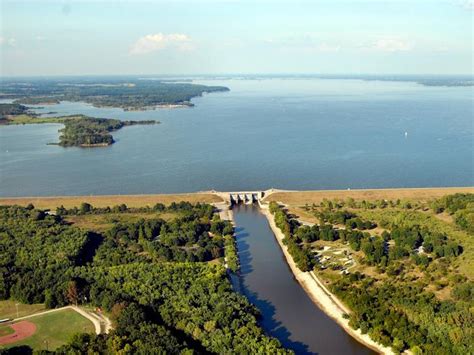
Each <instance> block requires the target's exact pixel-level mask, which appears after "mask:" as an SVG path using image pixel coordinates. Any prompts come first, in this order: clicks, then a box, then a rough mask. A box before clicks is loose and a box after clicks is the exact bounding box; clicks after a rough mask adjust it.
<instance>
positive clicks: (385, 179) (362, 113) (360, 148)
mask: <svg viewBox="0 0 474 355" xmlns="http://www.w3.org/2000/svg"><path fill="white" fill-rule="evenodd" d="M199 83H203V84H210V85H225V86H227V87H229V88H230V89H231V91H230V92H225V93H215V94H209V95H205V96H203V97H200V98H195V99H193V102H194V104H195V107H193V108H184V109H160V110H155V111H145V112H124V111H122V110H121V109H111V108H94V107H92V106H90V105H87V104H83V103H68V102H63V103H61V104H59V105H53V106H47V107H44V108H43V109H40V110H37V111H38V112H43V113H46V112H49V111H55V112H57V113H58V114H76V113H83V114H87V115H91V116H96V117H110V118H120V119H130V120H142V119H157V120H159V121H161V122H162V124H160V125H156V126H136V127H126V128H123V129H122V130H120V131H118V132H115V133H114V134H113V135H114V137H115V139H116V141H117V143H116V144H114V145H112V146H110V147H107V148H94V149H90V148H89V149H81V148H62V147H58V146H51V145H47V143H49V142H56V141H57V140H58V133H57V130H58V129H59V128H60V127H61V126H60V125H49V124H48V125H25V126H3V127H0V196H32V195H83V194H85V195H89V194H141V193H171V192H188V191H198V190H210V189H216V190H224V191H229V190H245V189H266V188H270V187H275V188H282V189H347V188H381V187H421V186H467V185H474V168H473V166H474V164H473V132H474V129H473V88H472V87H427V86H422V85H419V84H416V83H411V82H387V81H362V80H338V79H332V80H324V79H302V80H294V79H287V80H285V79H267V80H209V81H199Z"/></svg>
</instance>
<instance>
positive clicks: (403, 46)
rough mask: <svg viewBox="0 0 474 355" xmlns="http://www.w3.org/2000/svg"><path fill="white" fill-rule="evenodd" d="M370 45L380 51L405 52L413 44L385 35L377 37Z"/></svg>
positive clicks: (410, 48)
mask: <svg viewBox="0 0 474 355" xmlns="http://www.w3.org/2000/svg"><path fill="white" fill-rule="evenodd" d="M370 47H371V48H372V49H375V50H378V51H382V52H407V51H410V50H412V49H413V44H412V43H411V42H408V41H405V40H403V39H400V38H394V37H386V38H379V39H377V40H376V41H375V42H374V43H373V44H372V45H371V46H370Z"/></svg>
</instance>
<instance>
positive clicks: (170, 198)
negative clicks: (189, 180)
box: [0, 193, 223, 210]
mask: <svg viewBox="0 0 474 355" xmlns="http://www.w3.org/2000/svg"><path fill="white" fill-rule="evenodd" d="M181 201H187V202H190V203H198V202H201V203H215V202H223V201H222V199H221V198H220V197H218V196H216V195H214V194H211V193H189V194H159V195H158V194H157V195H96V196H55V197H2V198H0V205H20V206H27V205H28V204H30V203H32V204H33V205H34V206H35V207H36V208H40V209H52V210H54V209H56V207H59V206H61V205H62V206H64V207H65V208H73V207H78V206H80V204H81V203H83V202H87V203H90V204H91V205H92V206H94V207H108V206H109V207H111V206H116V205H120V204H122V203H124V204H126V205H127V206H128V207H145V206H150V207H152V206H153V205H155V204H157V203H163V204H164V205H169V204H171V203H173V202H181Z"/></svg>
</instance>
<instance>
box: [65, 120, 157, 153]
mask: <svg viewBox="0 0 474 355" xmlns="http://www.w3.org/2000/svg"><path fill="white" fill-rule="evenodd" d="M61 122H62V123H64V128H62V129H60V130H59V133H60V135H59V143H58V144H59V145H60V146H62V147H72V146H76V147H91V146H96V145H99V146H100V145H110V144H113V143H115V141H114V138H113V137H112V135H111V134H110V132H113V131H116V130H119V129H121V128H122V127H125V126H134V125H149V124H155V123H158V122H156V121H153V120H149V121H120V120H116V119H110V118H95V117H87V116H80V117H78V116H73V117H62V118H61Z"/></svg>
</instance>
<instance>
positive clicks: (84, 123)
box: [0, 104, 159, 147]
mask: <svg viewBox="0 0 474 355" xmlns="http://www.w3.org/2000/svg"><path fill="white" fill-rule="evenodd" d="M40 123H61V124H63V125H64V128H61V129H60V130H59V133H60V135H59V142H58V143H50V144H57V145H60V146H62V147H104V146H108V145H111V144H113V143H115V140H114V138H113V136H112V135H111V134H110V133H111V132H114V131H117V130H119V129H121V128H122V127H126V126H135V125H151V124H158V123H159V122H158V121H155V120H146V121H121V120H117V119H111V118H95V117H88V116H85V115H71V116H60V117H40V116H38V115H34V114H32V113H30V112H29V111H28V108H27V107H26V106H23V105H20V104H0V125H1V124H4V125H19V124H40Z"/></svg>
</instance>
